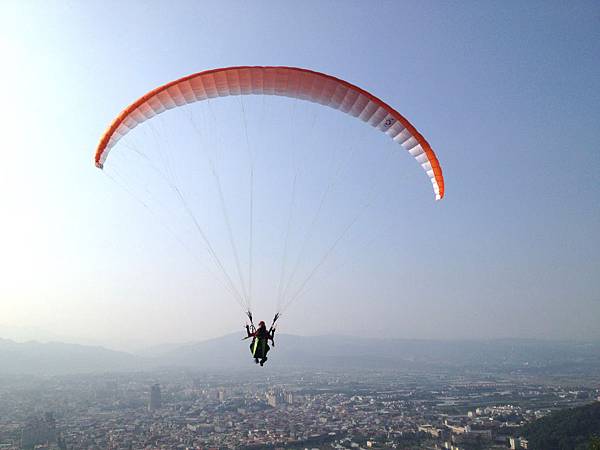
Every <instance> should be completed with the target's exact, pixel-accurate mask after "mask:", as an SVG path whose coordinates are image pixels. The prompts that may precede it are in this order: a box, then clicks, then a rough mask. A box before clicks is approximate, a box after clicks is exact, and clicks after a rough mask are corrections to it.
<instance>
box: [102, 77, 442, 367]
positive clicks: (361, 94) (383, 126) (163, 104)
mask: <svg viewBox="0 0 600 450" xmlns="http://www.w3.org/2000/svg"><path fill="white" fill-rule="evenodd" d="M250 95H255V96H263V97H264V96H279V97H289V98H292V99H297V100H304V101H307V102H310V103H315V104H320V105H324V106H328V107H329V108H332V109H335V110H339V111H341V112H343V113H345V114H347V115H350V116H353V117H356V118H358V119H360V120H361V121H363V122H366V123H368V124H369V125H371V126H372V127H374V128H376V129H377V130H379V131H381V132H382V133H384V134H385V135H387V136H389V137H390V138H391V139H392V140H393V141H394V142H396V143H398V144H399V145H400V146H401V147H402V148H403V149H405V150H406V151H407V152H408V153H409V154H410V155H411V156H412V157H413V158H414V159H415V160H416V161H417V162H418V163H419V164H420V166H421V167H422V169H423V170H424V172H425V173H426V175H427V177H428V178H429V180H430V182H431V185H432V189H433V193H434V195H435V198H436V200H440V199H442V198H443V197H444V178H443V175H442V169H441V166H440V164H439V161H438V159H437V157H436V155H435V153H434V151H433V150H432V148H431V146H430V145H429V143H428V142H427V141H426V140H425V138H424V137H423V136H422V135H421V134H420V133H419V132H418V131H417V130H416V128H415V127H414V126H413V125H412V124H411V123H410V122H409V121H408V120H407V119H406V118H405V117H404V116H402V115H401V114H400V113H399V112H398V111H397V110H395V109H394V108H392V107H391V106H389V105H388V104H386V103H385V102H383V101H382V100H380V99H379V98H377V97H376V96H374V95H373V94H371V93H369V92H367V91H366V90H364V89H361V88H360V87H358V86H355V85H353V84H351V83H349V82H347V81H344V80H341V79H339V78H336V77H334V76H331V75H327V74H324V73H320V72H316V71H312V70H308V69H303V68H295V67H277V66H265V67H262V66H240V67H226V68H219V69H213V70H207V71H203V72H198V73H195V74H192V75H189V76H186V77H183V78H179V79H177V80H175V81H172V82H170V83H167V84H165V85H163V86H160V87H157V88H155V89H153V90H151V91H150V92H148V93H147V94H145V95H143V96H142V97H140V98H139V99H138V100H136V101H135V102H133V103H132V104H131V105H129V106H128V107H126V108H125V109H124V110H123V111H122V112H121V113H120V114H119V115H118V116H117V117H116V118H115V119H114V120H113V122H112V123H111V125H110V126H109V127H108V129H107V130H106V132H105V133H104V135H103V136H102V138H101V140H100V142H99V144H98V146H97V148H96V153H95V158H94V161H95V165H96V167H98V168H100V169H104V168H105V167H107V165H110V164H109V160H110V158H109V154H110V152H111V149H113V148H114V147H115V145H116V144H117V143H118V142H119V141H120V140H121V139H122V138H123V137H124V136H126V135H127V134H128V133H129V132H130V131H132V130H133V129H134V128H136V127H137V126H138V125H140V124H142V123H144V122H146V121H150V124H151V123H152V118H153V117H155V116H157V115H159V114H161V113H163V112H165V111H167V110H171V109H176V108H178V107H182V106H184V105H188V104H192V103H196V102H205V101H206V102H207V103H208V104H209V105H210V103H209V101H210V99H214V98H221V97H231V96H238V97H240V98H241V97H243V96H250ZM241 107H242V109H244V103H243V101H242V100H241ZM228 119H230V118H228ZM192 122H193V121H192ZM236 125H237V124H236V123H235V122H234V121H232V120H228V121H227V125H226V126H225V125H223V128H224V130H225V133H231V132H233V131H232V129H234V128H235V127H236ZM292 126H293V125H292ZM238 127H242V125H241V124H239V125H238ZM243 127H246V123H245V118H244V124H243ZM290 131H292V132H294V130H293V129H292V130H290ZM267 132H268V130H267ZM245 139H246V141H248V132H247V131H246V137H245ZM133 150H134V151H137V150H136V149H135V148H134V149H133ZM170 152H172V154H171V155H170V157H172V158H175V159H176V158H177V157H178V155H177V152H176V151H172V150H171V151H170ZM138 153H139V152H138ZM142 156H143V158H146V159H147V157H146V155H142ZM250 160H251V163H250V171H249V180H250V183H249V189H248V191H249V200H250V201H249V220H248V222H249V227H248V228H247V230H249V231H248V235H249V237H248V240H249V246H248V248H249V251H248V255H249V256H248V270H247V275H246V276H244V271H245V270H244V269H243V268H242V265H243V264H242V263H241V261H240V258H239V255H238V251H237V245H236V239H235V236H234V233H233V231H232V227H231V224H230V220H229V217H228V211H227V208H226V205H225V200H224V194H223V189H222V186H221V181H220V179H219V177H218V174H217V171H216V170H215V166H214V165H213V162H212V161H211V166H210V167H211V169H212V173H213V175H214V177H215V181H216V184H217V188H218V189H217V192H218V197H219V201H220V204H221V209H222V212H223V216H224V218H225V222H226V227H225V228H224V229H225V230H227V234H228V237H229V242H230V244H231V245H230V246H231V250H232V253H233V254H234V255H235V266H234V267H235V269H236V271H237V274H238V282H237V285H236V282H234V277H232V276H231V275H230V273H228V270H227V269H226V267H225V263H224V262H223V259H222V257H221V255H220V254H219V252H218V250H217V249H216V247H215V245H213V243H212V242H211V239H210V238H209V233H207V231H206V230H205V228H204V227H203V226H202V224H201V223H200V221H199V220H198V217H197V215H196V214H195V213H194V211H193V210H192V207H191V206H190V202H189V201H188V200H187V199H186V196H185V190H184V189H180V188H179V187H178V186H177V185H176V177H172V178H169V177H164V178H165V180H166V181H167V182H166V185H167V187H168V189H171V190H172V191H173V195H174V198H175V199H176V201H179V202H180V203H181V205H182V209H183V211H184V213H183V214H184V215H187V216H188V217H189V219H190V220H191V223H192V225H191V228H194V229H195V230H196V231H197V234H198V235H199V236H200V238H201V239H200V240H201V242H202V243H203V246H204V248H205V251H206V253H207V255H208V256H209V257H210V258H211V261H212V265H213V269H215V270H216V271H217V272H219V273H220V282H221V283H222V286H223V287H224V288H225V290H227V291H228V292H229V293H230V294H231V296H232V297H233V298H234V300H236V301H237V302H238V303H239V305H240V306H241V307H242V308H244V310H245V311H246V314H247V315H248V317H249V319H250V324H249V325H246V337H245V338H244V339H249V338H252V343H251V345H250V350H251V353H252V357H253V358H254V360H255V362H256V363H258V364H260V365H261V366H262V365H263V364H264V363H265V362H266V361H267V359H268V358H267V353H268V352H269V350H270V346H269V341H270V342H271V344H272V345H273V346H274V336H275V322H276V321H277V319H278V317H279V316H280V313H281V312H282V310H283V309H284V308H285V307H287V306H289V304H290V303H291V302H292V301H294V300H296V299H297V298H299V297H300V296H301V295H303V293H304V292H305V287H306V285H307V283H308V281H310V280H311V278H312V277H313V275H314V274H315V273H316V272H317V271H318V270H319V269H320V268H321V267H322V265H323V262H324V261H325V260H326V259H327V257H329V255H330V254H331V253H332V251H333V250H334V249H335V247H336V245H337V243H338V242H339V241H340V239H341V237H343V236H344V234H345V233H346V232H347V231H348V229H349V228H350V227H351V226H352V225H353V223H354V222H352V221H350V222H349V224H348V225H347V226H346V227H345V228H344V229H343V230H342V233H341V234H340V235H339V236H338V237H337V238H336V239H335V240H334V244H333V245H331V246H330V247H328V249H327V251H326V252H325V255H324V256H323V257H322V258H321V259H320V260H319V261H318V262H317V263H316V264H315V265H314V267H313V268H312V269H311V270H309V271H308V275H307V276H306V277H305V279H304V281H302V282H300V283H299V288H298V289H296V290H295V292H292V293H291V294H289V293H288V290H290V289H288V288H289V287H290V285H291V280H292V278H293V276H292V275H293V274H294V273H292V275H290V278H289V280H288V282H287V283H281V280H280V291H282V292H280V294H278V296H279V297H285V296H286V295H287V298H286V300H287V301H286V302H283V301H282V298H280V299H279V303H278V307H277V310H276V311H277V313H276V315H275V318H274V320H273V323H272V325H271V327H270V328H269V329H267V328H266V325H265V323H264V322H262V321H261V322H260V324H259V326H258V328H255V327H254V324H253V323H252V313H251V304H250V303H251V298H252V293H253V269H252V264H253V245H254V244H253V236H254V232H255V231H254V216H253V214H254V212H253V208H254V207H253V204H254V203H253V199H254V197H253V196H254V166H253V164H254V162H253V161H254V159H253V158H252V157H251V158H250ZM168 162H169V155H167V157H166V158H164V159H161V160H158V161H156V162H153V164H152V166H151V167H152V170H156V171H158V172H160V171H161V170H162V169H163V165H164V170H165V172H167V171H168V170H171V169H170V168H169V167H168ZM190 179H191V178H190ZM194 180H198V181H197V182H198V183H199V184H200V183H202V180H201V179H199V178H194ZM294 182H295V181H294ZM294 187H295V185H294ZM161 200H162V198H161ZM321 206H322V202H321V204H320V205H319V206H318V209H319V211H320V209H321ZM290 217H291V216H290ZM313 222H315V221H313ZM288 226H289V225H288ZM306 235H307V236H310V233H308V232H307V233H306ZM307 239H308V238H307ZM304 244H306V241H302V243H301V244H300V246H301V247H302V249H301V252H304V251H305V250H306V248H307V246H306V245H304ZM286 251H287V234H286ZM299 259H300V257H299V258H298V261H299ZM296 266H298V264H296ZM296 269H297V267H294V270H293V271H292V272H294V271H295V270H296ZM283 275H284V271H283V270H282V273H281V277H282V280H283ZM282 286H283V289H282Z"/></svg>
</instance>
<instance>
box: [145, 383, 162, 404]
mask: <svg viewBox="0 0 600 450" xmlns="http://www.w3.org/2000/svg"><path fill="white" fill-rule="evenodd" d="M161 406H162V399H161V395H160V385H158V384H153V385H152V387H151V388H150V403H149V404H148V410H149V411H156V410H157V409H160V407H161Z"/></svg>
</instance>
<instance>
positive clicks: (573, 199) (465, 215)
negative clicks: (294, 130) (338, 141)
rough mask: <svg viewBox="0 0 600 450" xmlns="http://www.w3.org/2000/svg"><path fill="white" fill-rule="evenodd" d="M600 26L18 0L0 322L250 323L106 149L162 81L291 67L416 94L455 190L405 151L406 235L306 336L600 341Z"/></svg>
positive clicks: (111, 326)
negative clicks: (105, 160)
mask: <svg viewBox="0 0 600 450" xmlns="http://www.w3.org/2000/svg"><path fill="white" fill-rule="evenodd" d="M599 25H600V6H599V5H598V2H594V1H590V2H585V1H576V2H570V3H568V4H567V3H565V2H547V1H545V2H533V1H532V2H526V3H522V2H461V3H455V2H448V3H444V2H391V1H389V2H386V1H380V2H341V1H339V2H337V1H329V2H291V1H290V2H256V3H250V2H242V1H240V2H227V3H224V2H208V1H205V2H183V1H181V2H128V3H125V4H123V3H122V2H66V1H65V2H41V1H40V2H34V1H31V2H21V1H6V2H2V4H1V6H0V52H1V53H2V55H3V69H2V73H1V74H0V81H1V82H2V84H3V85H4V86H5V90H6V92H5V94H4V97H5V100H4V104H5V109H4V111H3V112H2V113H1V114H2V118H1V119H2V120H1V125H0V128H2V134H3V136H4V137H3V146H2V148H1V150H0V152H2V161H3V168H4V170H3V175H2V177H0V191H1V193H0V200H1V201H2V204H3V205H4V208H3V209H4V213H3V220H2V222H1V223H0V244H1V245H2V248H3V249H4V251H3V252H2V256H1V257H0V265H1V266H2V273H3V274H4V277H3V281H2V282H0V317H1V319H0V325H3V326H5V327H33V328H39V329H44V330H48V331H49V332H52V333H56V334H62V335H65V336H72V337H77V338H81V339H82V340H83V339H86V340H90V341H96V342H102V343H106V344H109V345H113V346H121V347H126V346H130V345H134V344H136V343H139V344H142V343H156V342H164V341H184V340H194V339H202V338H207V337H211V336H217V335H219V334H223V333H226V332H229V331H232V330H235V329H236V327H238V326H239V323H240V321H241V317H240V315H239V310H238V309H236V305H235V303H233V302H229V303H228V302H227V301H226V299H225V298H224V297H223V296H222V295H221V293H219V287H218V286H216V285H215V284H214V282H212V281H211V279H210V278H209V277H206V276H205V275H204V274H202V273H198V269H197V268H195V269H191V268H190V265H189V264H187V263H186V264H182V261H187V260H186V259H185V257H184V256H183V255H182V252H181V251H180V250H177V249H176V246H174V245H173V242H172V239H170V238H169V237H168V236H165V233H164V230H163V229H161V228H160V227H159V226H156V225H155V224H152V223H151V220H152V219H151V217H149V215H148V213H147V211H145V210H144V209H143V208H141V207H139V205H138V204H136V202H135V201H133V200H132V199H131V198H128V197H127V196H126V195H124V194H123V192H122V191H121V190H120V189H119V188H118V186H115V185H114V183H112V182H110V180H108V179H107V177H105V176H103V174H102V173H101V172H100V171H98V170H97V169H96V168H95V167H94V166H93V164H92V156H93V152H94V149H95V146H96V144H97V141H98V140H99V138H100V136H101V134H102V133H103V131H104V130H105V128H106V126H107V125H108V124H109V123H110V121H111V120H112V119H113V118H114V116H115V115H116V114H117V113H118V112H119V111H120V110H121V109H122V108H123V107H124V106H126V105H127V104H129V103H130V102H131V101H133V100H134V99H135V98H137V97H139V96H140V95H142V94H144V93H145V92H147V91H148V90H150V89H152V88H154V87H156V86H158V85H160V84H163V83H165V82H167V81H170V80H173V79H175V78H178V77H180V76H183V75H187V74H190V73H194V72H198V71H201V70H205V69H210V68H216V67H225V66H232V65H289V66H297V67H306V68H310V69H313V70H318V71H322V72H325V73H329V74H332V75H334V76H337V77H340V78H343V79H346V80H348V81H350V82H351V83H354V84H357V85H359V86H361V87H363V88H365V89H367V90H369V91H371V92H373V93H374V94H375V95H377V96H379V97H380V98H382V99H383V100H384V101H386V102H387V103H389V104H391V105H393V106H395V107H396V108H397V109H398V110H399V111H400V112H401V113H402V114H404V115H405V116H406V117H407V118H409V120H411V121H412V122H413V123H414V124H415V125H416V126H417V128H418V129H419V130H420V131H421V132H422V133H423V134H424V135H425V136H426V137H427V139H428V140H429V142H430V143H431V144H432V146H433V148H434V149H435V150H436V152H437V154H438V157H439V159H440V161H441V164H442V166H443V169H444V175H445V179H446V188H447V196H446V198H445V199H444V200H443V201H441V202H437V203H435V202H433V200H432V195H431V192H429V191H428V189H429V184H428V182H427V181H426V178H425V177H423V175H422V174H421V173H419V170H420V169H419V168H418V166H417V165H415V164H412V162H411V161H409V160H408V159H405V160H402V161H401V165H402V170H406V172H407V174H406V177H408V178H406V180H408V181H407V182H406V183H404V184H402V186H408V185H410V186H411V190H410V192H406V193H403V197H402V199H401V200H402V201H405V202H406V204H405V205H403V207H402V209H401V210H397V209H394V211H393V215H392V216H393V219H394V220H396V221H397V222H398V223H404V224H405V225H406V226H403V227H401V228H399V229H398V233H396V234H389V235H386V237H385V240H383V241H382V242H379V243H378V244H377V245H374V246H373V247H372V248H370V249H369V250H368V251H367V252H366V253H365V258H364V261H361V262H359V263H358V264H356V265H354V266H353V267H352V268H349V269H348V270H345V271H341V272H340V273H339V274H338V275H337V277H338V278H336V279H335V282H334V283H330V284H324V285H322V286H320V287H316V288H315V290H313V293H312V294H311V295H310V296H308V295H307V297H306V298H305V299H303V300H302V303H299V304H298V305H297V306H295V307H294V308H293V309H291V310H290V312H289V314H288V315H287V316H286V320H285V322H283V324H282V329H283V330H284V331H285V332H291V333H299V334H325V333H349V332H353V330H356V329H361V330H365V329H367V330H369V331H368V332H367V334H370V335H374V336H397V337H423V338H441V337H450V338H464V337H467V338H469V337H473V338H481V337H484V338H486V337H506V336H514V337H541V338H600V331H599V330H600V280H599V277H598V274H599V273H600V256H599V254H600V252H599V250H600V238H599V237H598V232H597V230H599V229H600V202H599V200H598V194H599V191H600V182H599V181H600V176H599V175H598V172H599V170H600V153H599V142H600V139H599V137H600V131H599V130H600V127H599V125H600V62H598V61H599V58H598V57H597V55H598V54H600V26H599ZM348 120H351V119H348ZM348 126H350V125H348ZM364 132H365V137H364V139H371V137H367V135H369V136H370V134H373V132H372V130H369V129H368V127H366V128H364ZM373 139H375V138H373ZM411 172H412V173H411ZM413 180H414V182H413ZM413 186H414V190H413V188H412V187H413ZM397 202H398V203H400V200H397ZM400 219H403V221H401V220H400ZM187 262H189V261H187ZM257 264H259V263H257ZM222 297H223V298H222ZM207 299H208V300H207ZM263 311H264V314H267V313H268V314H270V313H271V311H270V310H269V309H268V308H267V307H265V308H264V309H263Z"/></svg>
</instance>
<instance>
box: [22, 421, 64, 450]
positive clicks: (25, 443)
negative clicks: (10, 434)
mask: <svg viewBox="0 0 600 450" xmlns="http://www.w3.org/2000/svg"><path fill="white" fill-rule="evenodd" d="M55 442H56V421H55V420H54V416H53V415H52V413H46V414H44V417H43V418H42V417H35V418H32V419H30V420H29V422H28V423H27V425H25V426H24V427H23V429H22V430H21V447H22V448H33V447H34V446H36V445H41V444H45V445H46V446H49V445H50V444H52V443H55Z"/></svg>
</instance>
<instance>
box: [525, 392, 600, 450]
mask: <svg viewBox="0 0 600 450" xmlns="http://www.w3.org/2000/svg"><path fill="white" fill-rule="evenodd" d="M522 433H523V435H524V436H525V437H527V439H528V440H529V448H530V449H532V450H589V449H597V448H598V447H594V445H597V444H598V441H597V439H593V438H594V436H596V437H597V436H600V402H596V403H592V404H590V405H586V406H580V407H578V408H571V409H565V410H562V411H557V412H555V413H553V414H550V415H549V416H546V417H543V418H541V419H539V420H536V421H535V422H533V423H530V424H528V425H526V426H524V427H523V430H522ZM594 442H595V444H594Z"/></svg>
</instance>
